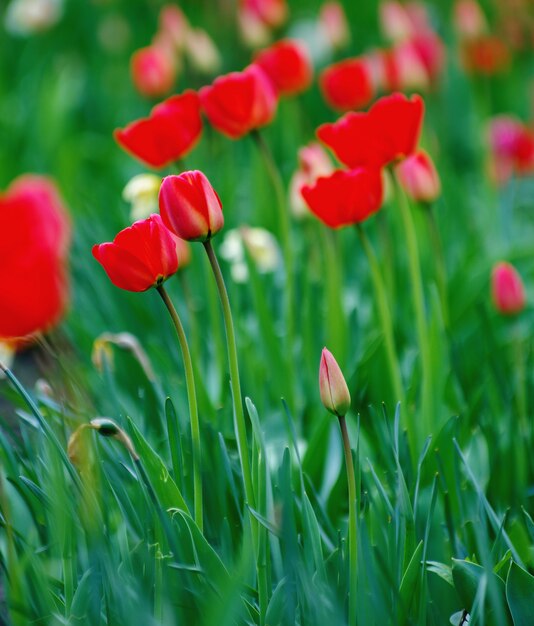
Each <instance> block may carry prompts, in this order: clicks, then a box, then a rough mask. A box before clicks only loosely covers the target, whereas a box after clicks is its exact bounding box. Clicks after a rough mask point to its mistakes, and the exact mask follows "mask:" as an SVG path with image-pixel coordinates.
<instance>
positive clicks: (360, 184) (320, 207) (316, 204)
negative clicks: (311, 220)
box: [301, 167, 383, 228]
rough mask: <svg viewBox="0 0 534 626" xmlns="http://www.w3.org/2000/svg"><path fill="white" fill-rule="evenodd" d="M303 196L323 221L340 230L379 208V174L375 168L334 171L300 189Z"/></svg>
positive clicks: (380, 191) (381, 186)
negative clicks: (311, 184)
mask: <svg viewBox="0 0 534 626" xmlns="http://www.w3.org/2000/svg"><path fill="white" fill-rule="evenodd" d="M301 193H302V197H303V198H304V200H305V201H306V203H307V205H308V206H309V207H310V210H311V212H312V213H314V214H315V215H316V216H317V217H318V218H319V219H320V220H321V221H322V222H324V223H325V224H326V225H327V226H329V227H330V228H340V227H342V226H347V225H349V224H358V223H359V222H363V221H364V220H366V219H367V218H368V217H370V216H371V215H372V214H373V213H376V212H377V211H378V209H380V206H381V205H382V199H383V183H382V175H381V173H380V171H379V170H377V169H368V168H363V167H361V168H358V169H354V170H348V171H347V170H337V171H335V172H334V173H333V174H332V175H330V176H326V177H321V178H318V179H317V180H316V181H315V184H314V185H313V186H308V185H306V186H304V187H303V188H302V191H301Z"/></svg>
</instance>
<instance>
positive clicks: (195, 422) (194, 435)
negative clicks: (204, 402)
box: [157, 285, 204, 532]
mask: <svg viewBox="0 0 534 626" xmlns="http://www.w3.org/2000/svg"><path fill="white" fill-rule="evenodd" d="M157 290H158V293H159V295H160V296H161V299H162V300H163V302H164V304H165V306H166V307H167V310H168V311H169V314H170V316H171V319H172V322H173V324H174V328H175V329H176V334H177V335H178V342H179V344H180V348H181V351H182V359H183V362H184V370H185V384H186V387H187V399H188V401H189V417H190V420H191V442H192V445H193V497H194V511H195V522H196V523H197V526H198V527H199V528H200V531H201V532H203V527H204V524H203V514H202V470H201V467H202V456H201V455H202V452H201V450H202V448H201V445H200V422H199V419H198V406H197V395H196V391H195V377H194V374H193V362H192V361H191V353H190V352H189V346H188V344H187V338H186V336H185V332H184V327H183V326H182V322H181V321H180V318H179V316H178V312H177V311H176V309H175V307H174V304H173V303H172V301H171V299H170V298H169V294H168V293H167V291H166V290H165V287H164V286H163V285H158V287H157Z"/></svg>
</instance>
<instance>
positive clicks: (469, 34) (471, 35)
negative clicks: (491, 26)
mask: <svg viewBox="0 0 534 626" xmlns="http://www.w3.org/2000/svg"><path fill="white" fill-rule="evenodd" d="M454 27H455V29H456V32H457V33H458V35H459V36H460V37H462V38H465V39H475V38H477V37H480V35H483V34H484V33H485V32H486V31H487V28H488V25H487V23H486V17H485V15H484V13H483V12H482V9H481V7H480V5H479V4H478V2H477V1H476V0H458V1H457V2H456V4H455V5H454Z"/></svg>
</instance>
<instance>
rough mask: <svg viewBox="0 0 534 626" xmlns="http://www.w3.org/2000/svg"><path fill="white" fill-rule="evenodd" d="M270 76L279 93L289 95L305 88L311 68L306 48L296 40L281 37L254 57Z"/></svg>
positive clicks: (310, 77)
mask: <svg viewBox="0 0 534 626" xmlns="http://www.w3.org/2000/svg"><path fill="white" fill-rule="evenodd" d="M254 63H255V64H256V65H259V66H260V67H261V68H262V70H263V71H264V72H265V73H266V74H267V76H268V77H269V78H270V80H271V82H272V84H273V85H274V88H275V89H276V91H277V92H278V94H279V95H284V96H291V95H294V94H297V93H300V92H301V91H304V90H305V89H307V88H308V87H309V86H310V85H311V82H312V78H313V68H312V64H311V60H310V56H309V54H308V51H307V50H306V48H305V47H304V46H303V45H302V44H301V43H300V42H298V41H295V40H292V39H282V40H281V41H278V42H277V43H275V44H274V45H272V46H271V47H270V48H267V49H265V50H262V51H261V52H260V53H259V54H258V55H257V56H256V58H255V59H254Z"/></svg>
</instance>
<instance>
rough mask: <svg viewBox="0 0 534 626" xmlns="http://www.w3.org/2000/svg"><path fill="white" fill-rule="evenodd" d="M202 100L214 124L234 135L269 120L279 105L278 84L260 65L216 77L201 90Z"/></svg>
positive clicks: (234, 137) (205, 110) (231, 135)
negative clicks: (274, 84) (274, 82)
mask: <svg viewBox="0 0 534 626" xmlns="http://www.w3.org/2000/svg"><path fill="white" fill-rule="evenodd" d="M200 101H201V104H202V108H203V109H204V112H205V113H206V115H207V117H208V119H209V121H210V122H211V123H212V124H213V126H215V128H216V129H217V130H219V131H220V132H221V133H223V134H225V135H227V136H228V137H230V138H232V139H239V138H240V137H243V135H246V134H247V133H249V132H250V131H251V130H254V129H256V128H260V127H261V126H265V125H266V124H268V123H269V122H270V121H271V120H272V119H273V117H274V114H275V112H276V105H277V98H276V93H275V91H274V88H273V86H272V85H271V82H270V80H269V79H268V78H267V76H266V74H265V72H264V71H263V70H262V69H261V68H260V67H258V66H257V65H249V66H248V67H247V68H246V69H245V70H244V71H243V72H232V73H230V74H226V75H225V76H220V77H219V78H216V79H215V81H214V82H213V84H212V85H210V86H209V87H203V88H202V89H201V90H200Z"/></svg>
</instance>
